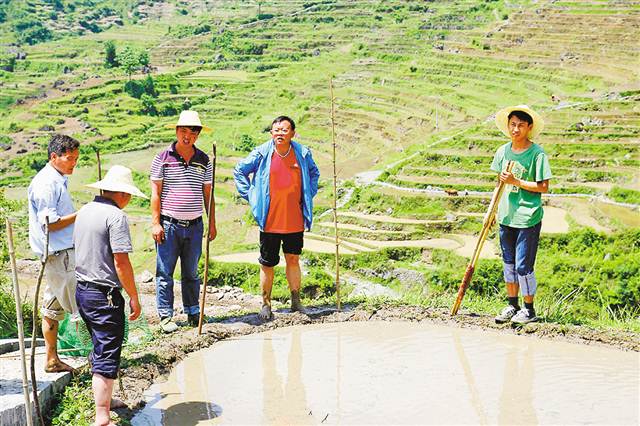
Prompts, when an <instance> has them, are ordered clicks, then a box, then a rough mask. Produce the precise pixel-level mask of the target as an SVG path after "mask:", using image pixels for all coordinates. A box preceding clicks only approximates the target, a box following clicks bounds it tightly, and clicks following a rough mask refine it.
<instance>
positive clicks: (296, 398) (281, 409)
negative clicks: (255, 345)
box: [262, 329, 312, 425]
mask: <svg viewBox="0 0 640 426" xmlns="http://www.w3.org/2000/svg"><path fill="white" fill-rule="evenodd" d="M300 341H301V330H300V329H295V330H293V331H292V333H291V342H290V345H289V351H288V353H282V352H281V353H280V354H279V356H281V357H282V356H287V379H286V382H285V384H284V386H283V380H282V377H281V376H280V375H279V374H278V371H277V366H276V354H275V351H274V348H273V342H274V341H273V339H265V340H264V341H263V344H262V405H263V416H264V417H263V419H264V420H265V422H266V423H268V424H283V423H286V424H298V425H302V424H311V423H312V421H311V419H312V418H311V417H310V415H309V412H310V411H309V410H308V408H307V402H306V394H305V387H304V385H303V381H302V345H301V342H300Z"/></svg>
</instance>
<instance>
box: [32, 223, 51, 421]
mask: <svg viewBox="0 0 640 426" xmlns="http://www.w3.org/2000/svg"><path fill="white" fill-rule="evenodd" d="M44 220H45V228H44V254H43V256H42V257H41V258H40V272H39V273H38V281H37V283H36V294H35V296H34V297H33V315H32V317H33V330H32V331H31V388H32V390H33V402H34V404H35V406H36V414H37V415H38V419H39V421H40V425H41V426H44V424H45V423H44V418H43V417H42V410H41V409H40V400H39V399H38V381H37V380H36V365H35V362H36V356H35V353H36V336H37V328H38V298H39V296H40V285H41V284H42V277H43V276H44V268H45V266H46V265H47V260H48V259H49V216H46V217H45V218H44Z"/></svg>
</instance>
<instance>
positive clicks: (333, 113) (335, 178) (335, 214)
mask: <svg viewBox="0 0 640 426" xmlns="http://www.w3.org/2000/svg"><path fill="white" fill-rule="evenodd" d="M329 91H330V93H331V138H332V141H333V231H334V235H335V238H336V299H337V302H338V312H339V311H340V310H341V309H342V306H341V303H340V240H339V238H338V207H337V201H336V199H337V198H338V176H337V174H336V107H335V100H336V99H335V98H334V97H333V79H330V80H329Z"/></svg>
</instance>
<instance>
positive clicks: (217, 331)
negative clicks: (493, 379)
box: [114, 300, 640, 419]
mask: <svg viewBox="0 0 640 426" xmlns="http://www.w3.org/2000/svg"><path fill="white" fill-rule="evenodd" d="M251 302H253V300H252V301H251ZM251 304H253V303H251ZM218 308H223V307H222V306H219V307H216V305H214V306H212V307H211V308H210V309H213V310H214V311H215V310H217V309H218ZM256 312H257V310H256ZM346 321H412V322H415V321H425V322H429V323H431V324H439V325H446V326H451V327H461V328H471V329H478V330H491V331H493V332H496V331H497V332H501V333H507V334H517V335H525V336H531V338H542V339H549V340H560V341H567V342H572V343H579V344H587V345H605V346H610V347H614V348H617V349H621V350H630V351H640V338H639V336H638V335H637V334H634V333H631V332H624V331H612V330H607V331H602V330H594V329H589V328H587V327H581V326H572V325H559V324H551V323H532V324H527V325H525V326H523V327H514V326H511V325H497V324H495V322H494V320H493V317H491V316H488V315H477V314H473V313H465V312H463V313H461V314H459V315H457V316H456V317H453V318H452V317H451V316H450V315H449V313H448V311H447V310H445V309H437V310H435V309H427V308H423V307H416V306H397V305H391V304H389V305H383V306H380V307H377V308H371V307H363V306H354V305H349V306H346V307H343V310H342V312H337V311H336V309H335V307H316V308H312V309H309V312H308V314H307V315H304V314H300V313H289V312H288V310H287V309H285V308H281V309H279V310H277V311H276V313H275V318H274V320H273V321H269V322H263V321H261V320H259V318H258V317H257V314H247V315H240V316H235V317H228V318H226V319H223V320H213V319H212V320H211V322H209V323H206V324H204V326H203V331H202V335H201V336H198V334H197V329H192V328H184V327H182V328H180V330H179V331H178V332H176V333H174V334H171V335H167V336H163V337H162V338H160V339H157V340H155V341H154V342H153V344H150V345H147V346H146V348H145V349H143V350H141V351H140V352H138V353H136V354H135V355H134V356H129V357H127V360H126V361H125V362H124V363H123V366H122V384H123V389H124V394H122V393H121V392H120V390H116V391H115V394H114V396H115V397H116V398H119V399H122V400H123V401H125V402H126V403H127V405H128V406H129V408H126V409H120V410H117V414H118V416H119V417H121V418H124V419H131V418H132V417H133V415H134V414H135V411H136V410H138V409H139V408H141V407H142V406H143V405H144V403H145V402H144V400H143V393H144V391H145V390H146V389H148V388H149V387H150V386H151V385H152V384H153V382H154V381H156V380H162V377H165V376H167V375H168V374H169V372H170V370H171V368H172V367H173V366H174V364H176V363H178V362H179V361H180V360H182V359H183V358H184V357H185V356H186V355H187V354H189V353H191V352H194V351H197V350H200V349H203V348H207V347H209V346H211V345H214V344H215V343H216V342H218V341H221V340H225V339H230V338H233V337H234V336H241V335H247V334H252V333H260V332H263V331H267V330H272V329H275V328H279V327H288V326H293V325H304V324H317V323H327V322H346ZM116 388H117V386H116Z"/></svg>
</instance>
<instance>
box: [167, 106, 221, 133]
mask: <svg viewBox="0 0 640 426" xmlns="http://www.w3.org/2000/svg"><path fill="white" fill-rule="evenodd" d="M181 126H185V127H190V126H197V127H202V130H204V131H209V130H211V128H210V127H207V126H203V125H202V122H201V121H200V116H199V115H198V112H197V111H188V110H187V111H182V112H181V113H180V118H178V122H177V123H176V125H175V126H167V127H181Z"/></svg>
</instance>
